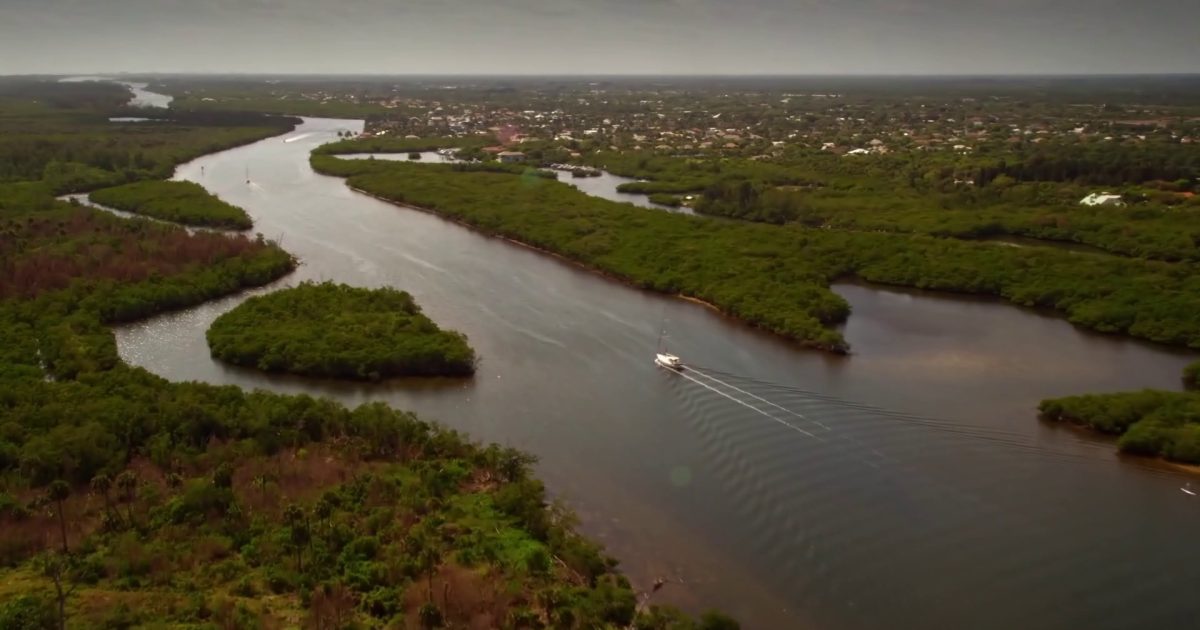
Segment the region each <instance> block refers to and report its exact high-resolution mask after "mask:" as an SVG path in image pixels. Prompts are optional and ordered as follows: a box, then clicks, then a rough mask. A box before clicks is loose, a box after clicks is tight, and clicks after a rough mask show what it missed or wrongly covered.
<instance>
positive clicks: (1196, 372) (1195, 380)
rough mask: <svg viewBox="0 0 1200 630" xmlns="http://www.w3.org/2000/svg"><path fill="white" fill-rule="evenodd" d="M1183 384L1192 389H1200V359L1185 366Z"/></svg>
mask: <svg viewBox="0 0 1200 630" xmlns="http://www.w3.org/2000/svg"><path fill="white" fill-rule="evenodd" d="M1183 384H1184V386H1185V387H1188V388H1190V389H1200V361H1197V362H1195V363H1192V364H1191V365H1189V366H1187V367H1186V368H1184V370H1183Z"/></svg>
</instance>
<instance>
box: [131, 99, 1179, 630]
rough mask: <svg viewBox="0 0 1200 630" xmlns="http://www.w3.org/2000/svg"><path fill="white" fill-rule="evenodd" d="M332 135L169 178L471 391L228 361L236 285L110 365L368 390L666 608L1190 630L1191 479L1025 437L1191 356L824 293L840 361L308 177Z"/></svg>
mask: <svg viewBox="0 0 1200 630" xmlns="http://www.w3.org/2000/svg"><path fill="white" fill-rule="evenodd" d="M348 126H349V123H347V122H346V121H329V120H308V121H307V122H305V124H304V125H303V126H302V127H301V128H299V129H297V130H296V131H295V132H293V133H292V134H289V135H288V136H287V140H290V141H284V140H283V139H280V138H273V139H269V140H264V141H262V142H259V143H257V144H254V145H249V146H246V147H241V148H237V149H232V150H230V151H226V152H223V153H220V154H216V155H213V156H209V157H205V158H202V159H200V160H197V161H195V162H192V163H190V164H187V165H185V166H183V167H181V168H180V169H179V171H178V177H180V178H183V179H189V180H193V181H197V182H199V183H201V184H203V185H204V186H205V187H207V188H208V189H209V190H211V191H213V192H215V193H216V194H218V195H220V196H221V197H222V198H223V199H225V200H227V201H229V202H231V203H234V204H238V205H240V206H242V207H244V208H245V209H246V210H247V211H248V212H249V213H250V214H251V215H252V216H253V217H254V219H255V221H256V223H257V230H258V231H260V232H262V233H264V234H265V235H267V236H268V237H271V238H277V239H280V240H281V241H282V243H283V246H284V247H286V248H287V249H288V250H290V251H292V252H294V253H295V254H297V255H298V256H299V257H300V258H301V259H302V261H303V265H302V266H301V267H300V269H299V270H298V271H297V272H296V273H295V274H293V275H292V276H291V277H289V278H287V279H286V280H284V281H283V282H281V283H280V284H279V285H276V286H283V285H284V284H291V283H295V282H298V281H300V280H306V279H313V280H323V279H328V280H337V281H341V282H346V283H349V284H353V285H359V286H385V285H386V286H396V287H399V288H402V289H405V290H407V291H409V292H411V293H412V294H413V295H414V296H415V297H416V298H417V300H418V301H419V302H420V303H421V305H422V306H423V307H424V308H425V310H426V312H427V313H429V315H430V316H431V317H433V319H434V320H436V321H437V322H439V323H440V324H443V325H445V326H448V327H451V328H454V329H457V330H461V331H463V332H465V333H466V334H467V335H468V336H469V337H470V340H471V343H472V344H473V345H474V347H475V348H476V350H477V351H478V353H479V355H480V356H481V357H482V364H481V366H480V370H479V373H478V375H477V376H476V377H475V378H474V379H472V380H469V381H414V382H406V383H391V384H385V385H377V386H370V385H357V384H337V383H329V382H322V381H311V380H302V379H295V378H280V377H268V376H265V375H262V374H259V373H256V372H252V371H247V370H242V369H236V368H231V367H226V366H223V365H220V364H218V363H216V362H214V361H212V360H211V359H210V358H209V355H208V351H207V348H206V346H205V343H204V331H205V329H206V328H207V327H208V325H209V323H210V322H212V320H213V319H214V318H215V317H217V316H218V315H219V314H221V313H223V312H226V311H227V310H229V309H230V308H232V307H233V306H235V305H236V304H237V303H239V302H240V301H241V300H242V299H244V298H245V296H244V295H242V296H235V297H231V298H228V299H225V300H220V301H215V302H211V303H208V304H205V305H202V306H200V307H197V308H194V309H191V310H188V311H183V312H179V313H173V314H168V315H164V316H161V317H156V318H153V319H150V320H147V321H144V322H141V323H137V324H133V325H130V326H125V327H122V328H120V329H119V330H118V331H117V338H118V343H119V346H120V350H121V353H122V356H123V357H124V358H125V359H126V360H127V361H129V362H131V363H134V364H137V365H141V366H144V367H146V368H148V369H150V370H152V371H154V372H156V373H158V374H161V375H163V376H166V377H168V378H171V379H174V380H185V379H199V380H204V381H208V382H212V383H232V384H237V385H241V386H244V387H248V388H253V387H263V388H269V389H272V390H275V391H281V392H308V393H312V394H323V395H328V396H331V397H334V398H336V399H338V400H341V401H343V402H345V403H347V404H352V405H353V404H357V403H360V402H364V401H368V400H384V401H387V402H389V403H391V404H393V405H395V406H397V407H401V408H406V409H412V410H415V411H417V412H419V413H420V414H422V415H423V416H425V417H427V418H432V419H437V420H439V421H441V422H443V423H445V424H447V425H449V426H452V427H454V428H457V429H461V430H463V431H466V432H467V433H469V434H470V435H472V436H474V437H475V438H478V439H480V440H489V441H497V442H501V443H504V444H509V445H512V446H516V447H519V448H522V449H525V450H528V451H531V452H533V453H535V454H537V455H538V456H539V457H540V458H541V462H540V464H539V474H540V475H541V476H542V477H543V478H544V479H545V480H546V482H547V484H548V487H549V488H550V490H551V492H552V493H553V494H554V495H555V496H556V497H561V498H562V499H564V500H565V501H567V502H568V503H569V504H570V505H571V506H573V507H575V508H576V509H577V510H578V511H579V513H580V514H581V516H582V518H583V525H584V529H585V530H586V531H587V532H589V533H591V534H592V535H595V536H598V537H600V538H601V539H603V540H604V541H605V542H606V544H607V545H608V546H609V549H610V551H611V552H612V553H613V554H614V555H616V556H617V557H618V558H620V559H621V561H622V563H623V566H624V567H625V569H626V571H627V572H628V573H629V574H630V575H631V577H632V578H633V579H634V581H635V584H636V585H638V586H641V587H645V586H647V585H648V584H649V582H650V581H651V580H652V579H653V578H655V577H658V576H663V577H667V578H671V579H674V580H678V581H681V582H682V584H677V583H672V584H669V585H668V586H666V587H665V588H664V589H663V590H662V591H661V592H660V593H659V594H658V595H656V596H655V597H656V598H661V599H656V601H674V602H679V603H682V604H684V605H685V606H688V607H689V608H692V609H700V608H708V607H718V608H722V609H724V610H726V611H728V612H730V613H732V614H734V615H735V616H737V617H739V618H740V619H741V620H743V622H744V623H745V627H747V628H792V627H820V628H883V627H886V628H951V627H962V628H996V629H1010V628H1038V629H1040V628H1046V629H1052V628H1054V629H1056V628H1105V629H1107V628H1112V629H1118V628H1131V627H1145V628H1181V627H1194V624H1195V622H1196V619H1198V618H1200V598H1198V597H1196V595H1195V593H1194V588H1195V586H1196V585H1197V584H1200V545H1198V544H1197V543H1196V535H1195V532H1196V531H1197V528H1198V527H1200V502H1197V501H1196V500H1189V499H1188V498H1187V495H1184V494H1183V493H1181V492H1180V491H1179V487H1180V486H1181V485H1183V483H1185V482H1186V478H1185V477H1183V476H1182V475H1181V474H1179V473H1176V472H1173V471H1171V470H1169V469H1165V468H1162V467H1155V466H1151V465H1149V464H1148V463H1146V462H1141V461H1137V460H1134V461H1133V462H1130V461H1124V460H1121V459H1119V458H1118V457H1117V456H1116V454H1115V449H1114V448H1113V447H1112V445H1111V444H1109V443H1105V442H1102V441H1098V440H1095V439H1091V438H1088V437H1087V436H1085V435H1082V434H1080V433H1078V432H1076V431H1071V430H1065V429H1061V428H1055V427H1050V426H1046V425H1043V424H1041V423H1039V422H1038V421H1037V420H1036V419H1035V406H1036V404H1037V402H1038V401H1039V400H1040V399H1041V398H1043V397H1046V396H1055V395H1064V394H1072V393H1082V392H1094V391H1113V390H1123V389H1130V388H1141V387H1172V388H1173V387H1175V386H1176V385H1177V383H1178V381H1179V374H1180V371H1181V369H1182V367H1183V365H1184V364H1185V363H1187V362H1188V360H1189V358H1191V357H1189V356H1187V355H1183V354H1179V353H1174V352H1171V351H1168V350H1165V349H1163V348H1158V347H1153V346H1149V345H1145V344H1141V343H1136V342H1132V341H1123V340H1120V339H1116V338H1110V337H1102V336H1096V335H1091V334H1086V333H1083V332H1080V331H1078V330H1075V329H1074V328H1072V327H1071V326H1070V325H1069V324H1066V323H1064V322H1062V321H1060V320H1057V319H1053V318H1049V317H1045V316H1043V315H1039V314H1036V313H1032V312H1028V311H1024V310H1020V309H1017V308H1013V307H1009V306H1005V305H1001V304H995V303H990V302H984V301H976V300H962V299H953V298H947V297H937V296H933V295H927V294H918V293H913V292H904V291H892V290H880V289H875V288H868V287H863V286H857V285H841V286H838V287H837V290H838V291H839V292H840V293H841V294H842V295H844V296H845V297H846V298H847V299H848V300H849V301H850V303H851V304H852V305H853V308H854V314H853V315H852V316H851V317H850V320H849V322H848V323H847V325H846V327H845V334H846V337H847V338H848V339H849V341H850V342H851V343H852V344H853V346H854V354H853V355H852V356H850V357H835V356H829V355H825V354H821V353H817V352H812V351H804V350H801V349H797V348H794V347H792V346H791V345H790V344H788V343H785V342H783V341H781V340H779V339H778V338H775V337H773V336H770V335H767V334H763V333H761V332H758V331H755V330H752V329H750V328H747V327H745V326H743V325H740V324H738V323H736V322H733V321H730V320H728V319H727V318H724V317H721V316H720V315H718V314H716V313H714V312H712V311H710V310H708V309H706V308H704V307H702V306H699V305H696V304H693V303H690V302H685V301H682V300H678V299H671V298H666V297H662V296H657V295H652V294H648V293H644V292H640V291H637V290H633V289H630V288H627V287H624V286H621V285H619V284H616V283H614V282H610V281H607V280H604V279H602V278H600V277H598V276H595V275H592V274H589V273H587V272H584V271H581V270H579V269H577V268H574V267H572V266H570V265H567V264H565V263H562V262H560V261H558V260H555V259H553V258H550V257H547V256H544V255H541V254H538V253H536V252H533V251H530V250H527V249H524V248H521V247H518V246H514V245H511V244H508V243H505V242H501V241H497V240H494V239H489V238H486V237H483V236H481V235H478V234H476V233H474V232H472V231H470V230H467V229H465V228H463V227H460V226H458V225H455V224H452V223H449V222H446V221H443V220H441V219H438V218H436V217H434V216H431V215H428V214H424V213H421V212H418V211H415V210H410V209H405V208H400V207H397V206H394V205H390V204H387V203H383V202H380V201H377V200H375V199H373V198H370V197H366V196H363V195H359V194H356V193H354V192H352V191H350V190H349V189H347V188H346V186H345V185H344V182H343V181H342V180H340V179H336V178H330V177H324V176H321V175H317V174H315V173H313V172H312V171H311V170H310V169H309V167H308V152H309V150H311V149H312V148H313V147H314V146H316V145H318V144H320V143H323V142H326V141H330V140H333V139H334V133H335V132H336V131H337V130H340V129H346V128H347V127H348ZM360 127H361V125H360V124H359V125H358V126H356V127H354V128H356V129H357V128H360ZM306 134H307V135H306ZM247 167H249V169H250V172H251V173H252V179H253V182H252V183H251V184H249V185H248V184H247V183H246V181H245V172H246V169H247ZM202 172H203V174H202ZM695 220H705V219H695ZM274 288H276V287H269V288H267V289H264V290H267V291H269V290H274ZM664 318H665V319H666V321H667V322H668V323H667V328H668V330H669V334H670V348H671V350H672V351H673V352H675V353H676V354H679V355H680V356H681V357H683V360H684V361H685V362H687V363H689V364H691V365H694V366H702V367H701V368H700V369H697V370H694V371H689V372H685V373H684V374H675V373H671V372H667V371H665V370H662V369H659V368H656V367H655V366H654V365H653V363H652V358H653V357H652V353H653V351H654V348H655V342H656V338H657V336H658V331H659V328H660V325H661V323H662V322H663V320H664Z"/></svg>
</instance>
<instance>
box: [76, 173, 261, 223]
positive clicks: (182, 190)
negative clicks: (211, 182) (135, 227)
mask: <svg viewBox="0 0 1200 630" xmlns="http://www.w3.org/2000/svg"><path fill="white" fill-rule="evenodd" d="M88 198H89V199H90V200H92V201H94V202H96V203H98V204H101V205H105V206H109V207H110V208H116V209H117V210H124V211H126V212H132V213H134V214H141V215H145V216H148V217H151V218H154V219H159V220H162V221H171V222H173V223H179V224H182V225H191V226H198V227H213V228H225V229H230V230H248V229H250V228H251V227H253V226H254V222H253V221H251V220H250V215H248V214H246V211H245V210H243V209H241V208H239V207H237V206H235V205H233V204H229V203H226V202H224V201H221V200H220V199H218V198H217V197H216V196H215V195H213V194H212V193H210V192H208V191H207V190H205V189H204V187H203V186H201V185H199V184H195V183H192V182H177V181H153V180H151V181H142V182H133V183H131V184H125V185H123V186H116V187H114V188H103V189H101V190H97V191H94V192H92V193H91V194H90V195H88Z"/></svg>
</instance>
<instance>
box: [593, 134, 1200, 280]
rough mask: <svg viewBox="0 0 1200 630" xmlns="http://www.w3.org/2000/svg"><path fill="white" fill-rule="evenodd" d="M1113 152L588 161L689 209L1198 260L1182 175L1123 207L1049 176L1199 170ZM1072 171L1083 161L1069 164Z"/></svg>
mask: <svg viewBox="0 0 1200 630" xmlns="http://www.w3.org/2000/svg"><path fill="white" fill-rule="evenodd" d="M1111 148H1112V149H1113V150H1112V151H1111V152H1109V153H1103V152H1097V151H1095V150H1091V149H1089V150H1085V151H1084V153H1083V155H1079V152H1078V151H1069V150H1067V149H1063V148H1059V149H1057V150H1053V151H1052V150H1050V149H1039V150H1038V151H1037V152H1033V153H1031V154H1030V155H1028V156H1022V155H1010V156H1008V160H1014V161H1013V162H1012V163H1009V162H1006V160H1005V159H1003V158H981V157H960V158H958V159H957V160H950V159H948V158H946V157H943V156H920V155H912V154H908V155H904V156H898V155H870V156H855V157H842V156H838V155H834V154H830V153H823V152H812V151H808V152H805V151H794V152H790V153H787V154H784V155H783V156H781V157H779V158H776V159H774V160H772V161H756V160H748V159H739V158H715V159H714V158H708V159H701V158H696V157H690V158H685V157H674V156H663V155H657V154H655V153H653V152H646V151H642V152H637V151H633V152H625V153H616V152H597V153H595V154H591V155H589V156H586V157H585V161H586V162H587V163H590V164H595V165H598V166H602V167H604V168H606V169H608V170H610V171H612V172H614V173H616V174H618V175H623V176H627V177H639V178H646V179H649V180H651V181H645V182H631V183H628V184H622V185H621V187H620V189H621V190H622V191H624V192H637V193H674V194H679V193H688V192H695V193H701V194H700V198H699V200H698V202H697V203H696V205H695V208H696V210H697V212H700V213H702V214H709V215H716V216H724V217H730V218H736V219H743V220H747V221H757V222H764V223H774V224H783V223H793V222H794V223H802V224H804V225H808V226H813V227H829V228H836V229H849V230H863V231H886V232H902V233H920V234H931V235H934V236H941V237H954V238H963V239H979V238H986V237H993V236H1003V235H1011V236H1022V237H1027V238H1035V239H1042V240H1045V241H1047V244H1049V245H1052V244H1053V242H1055V241H1063V242H1072V243H1080V244H1085V245H1090V246H1093V247H1097V248H1100V249H1104V250H1107V251H1110V252H1112V253H1115V254H1122V255H1127V256H1138V257H1145V258H1156V259H1162V260H1167V261H1184V260H1186V261H1200V222H1198V221H1197V220H1196V219H1197V217H1198V216H1200V204H1198V203H1197V202H1196V201H1195V198H1194V197H1189V196H1188V194H1189V191H1190V189H1191V187H1192V184H1191V183H1189V181H1190V180H1189V179H1188V177H1183V178H1180V179H1179V180H1178V181H1175V180H1174V179H1172V180H1171V181H1166V180H1165V179H1159V180H1153V179H1151V180H1148V183H1146V184H1144V185H1140V186H1133V187H1127V188H1128V190H1129V192H1128V195H1127V196H1128V197H1129V198H1130V203H1131V204H1132V205H1129V206H1126V207H1088V206H1081V205H1079V200H1080V199H1081V198H1082V197H1084V196H1085V195H1087V194H1088V193H1089V192H1093V191H1094V190H1095V189H1094V188H1091V187H1089V185H1088V180H1086V179H1081V178H1078V177H1074V178H1069V179H1067V180H1066V181H1065V182H1064V181H1062V177H1061V176H1059V175H1056V173H1057V170H1056V169H1057V168H1058V167H1052V166H1048V165H1054V164H1059V163H1067V162H1070V163H1071V164H1074V162H1072V160H1084V161H1086V160H1087V159H1095V160H1101V159H1109V160H1112V161H1113V165H1112V166H1110V167H1107V168H1112V169H1117V170H1118V171H1119V170H1120V169H1131V170H1136V171H1137V172H1138V173H1143V174H1151V175H1152V174H1158V175H1162V176H1163V177H1166V176H1171V175H1178V174H1179V173H1177V172H1176V170H1179V169H1183V170H1187V171H1188V172H1189V173H1190V172H1193V171H1195V172H1197V173H1200V166H1197V165H1196V161H1197V159H1198V158H1196V157H1195V155H1196V153H1197V152H1196V151H1188V150H1184V149H1180V148H1178V147H1176V148H1171V147H1169V146H1168V147H1163V148H1159V149H1148V148H1142V149H1138V150H1136V151H1135V150H1134V149H1121V148H1120V147H1111ZM1088 156H1091V157H1088ZM1016 160H1020V161H1016ZM1177 163H1178V164H1179V166H1177V167H1176V166H1170V165H1171V164H1177ZM1162 164H1166V165H1167V166H1161V168H1162V169H1163V170H1162V172H1159V171H1157V170H1154V169H1156V168H1159V166H1160V165H1162ZM1021 165H1033V166H1030V167H1028V168H1026V167H1024V166H1021ZM1063 168H1066V167H1063ZM1076 168H1082V167H1078V166H1077V165H1076V166H1072V167H1071V169H1076ZM1043 169H1046V170H1045V171H1044V172H1043ZM1071 169H1068V171H1069V172H1071V173H1073V172H1075V171H1074V170H1071ZM1171 169H1176V170H1171ZM1188 169H1191V170H1188ZM1008 171H1012V173H1013V175H1008V174H1006V173H1007V172H1008ZM1168 171H1170V172H1168ZM1039 177H1040V178H1041V179H1039ZM1132 181H1135V182H1142V181H1143V180H1142V179H1134V180H1132Z"/></svg>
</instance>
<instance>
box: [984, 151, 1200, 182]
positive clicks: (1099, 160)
mask: <svg viewBox="0 0 1200 630" xmlns="http://www.w3.org/2000/svg"><path fill="white" fill-rule="evenodd" d="M1198 154H1200V151H1197V150H1196V149H1195V148H1193V147H1192V146H1191V145H1186V144H1173V143H1171V144H1168V143H1154V144H1140V145H1134V146H1130V145H1124V144H1119V143H1114V142H1103V143H1101V142H1095V143H1089V144H1071V145H1058V146H1049V147H1046V148H1043V149H1039V150H1036V151H1034V152H1032V153H1031V154H1029V155H1024V154H1021V153H1018V154H1017V155H1016V156H1014V157H1013V158H1012V159H1001V160H999V161H998V162H996V163H995V164H993V165H990V166H981V167H979V168H978V169H977V171H976V173H975V176H974V179H975V182H976V184H977V185H986V184H988V183H990V182H992V181H993V180H994V179H996V178H997V177H999V176H1000V175H1007V176H1009V177H1011V178H1013V179H1015V180H1017V181H1050V182H1073V183H1077V184H1088V185H1108V186H1121V185H1125V184H1141V183H1144V182H1149V181H1153V180H1165V181H1176V180H1183V181H1185V182H1188V184H1187V185H1188V188H1189V189H1190V188H1191V186H1193V185H1194V182H1195V181H1196V179H1197V178H1198V177H1200V155H1198Z"/></svg>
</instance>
